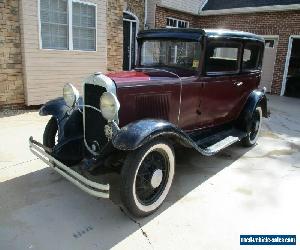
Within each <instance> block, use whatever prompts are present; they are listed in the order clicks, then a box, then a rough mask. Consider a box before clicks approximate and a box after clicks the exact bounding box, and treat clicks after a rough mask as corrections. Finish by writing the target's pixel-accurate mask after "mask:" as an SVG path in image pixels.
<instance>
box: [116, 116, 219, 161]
mask: <svg viewBox="0 0 300 250" xmlns="http://www.w3.org/2000/svg"><path fill="white" fill-rule="evenodd" d="M157 137H163V138H166V139H168V140H170V141H172V142H174V143H175V144H180V145H182V146H185V147H189V148H194V149H195V150H197V151H198V152H199V153H201V154H202V155H205V156H211V155H214V154H215V153H216V152H214V151H211V150H209V149H205V148H201V147H199V146H198V145H197V144H196V142H195V141H194V140H193V139H192V138H191V137H190V136H189V135H188V134H187V133H185V132H184V131H183V130H181V129H180V128H178V127H177V126H175V125H174V124H172V123H169V122H167V121H165V120H155V119H145V120H140V121H136V122H132V123H129V124H128V125H126V126H125V127H123V128H121V129H120V130H119V131H118V132H117V133H116V134H115V135H114V137H113V138H112V144H113V146H114V148H116V149H118V150H121V151H132V150H136V149H138V148H139V147H141V146H143V145H145V144H146V143H148V142H150V141H151V140H153V139H155V138H157Z"/></svg>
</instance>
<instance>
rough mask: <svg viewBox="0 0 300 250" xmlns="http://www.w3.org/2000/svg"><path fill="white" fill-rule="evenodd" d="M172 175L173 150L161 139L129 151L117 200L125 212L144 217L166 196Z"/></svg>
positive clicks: (156, 207) (160, 203) (173, 169)
mask: <svg viewBox="0 0 300 250" xmlns="http://www.w3.org/2000/svg"><path fill="white" fill-rule="evenodd" d="M174 173H175V157H174V150H173V147H172V145H171V144H170V143H169V142H167V141H165V140H162V139H160V140H155V141H153V142H151V143H148V144H146V145H144V146H142V147H140V148H139V149H137V150H135V151H132V152H130V153H129V154H128V155H127V157H126V160H125V162H124V165H123V167H122V171H121V183H122V184H121V199H122V203H123V205H124V207H125V208H126V210H127V212H129V213H130V214H131V215H133V216H135V217H144V216H147V215H149V214H151V213H153V212H154V211H156V210H157V209H158V208H159V207H160V206H161V205H162V203H163V201H164V200H165V198H166V196H167V194H168V193H169V190H170V187H171V185H172V182H173V178H174Z"/></svg>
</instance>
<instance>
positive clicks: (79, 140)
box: [39, 97, 84, 165]
mask: <svg viewBox="0 0 300 250" xmlns="http://www.w3.org/2000/svg"><path fill="white" fill-rule="evenodd" d="M78 104H79V105H78V106H76V107H75V108H74V109H70V107H68V106H67V105H66V103H65V101H64V99H63V98H62V97H59V98H56V99H54V100H51V101H49V102H47V103H45V104H44V105H43V106H42V107H41V109H40V111H39V114H40V115H41V116H46V115H51V116H53V117H55V119H56V121H57V125H58V144H57V145H55V147H54V148H53V152H52V155H53V156H54V157H55V158H56V159H58V160H60V161H62V162H64V163H67V164H68V165H73V164H75V163H76V162H79V161H80V160H82V158H83V154H84V146H83V145H84V143H83V117H82V108H81V107H82V98H80V99H79V100H78Z"/></svg>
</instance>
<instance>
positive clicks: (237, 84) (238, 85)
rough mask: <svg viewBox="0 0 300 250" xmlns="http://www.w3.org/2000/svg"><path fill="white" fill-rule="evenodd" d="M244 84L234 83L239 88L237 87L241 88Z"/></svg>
mask: <svg viewBox="0 0 300 250" xmlns="http://www.w3.org/2000/svg"><path fill="white" fill-rule="evenodd" d="M243 84H244V83H243V82H235V83H234V85H235V86H237V87H240V86H242V85H243Z"/></svg>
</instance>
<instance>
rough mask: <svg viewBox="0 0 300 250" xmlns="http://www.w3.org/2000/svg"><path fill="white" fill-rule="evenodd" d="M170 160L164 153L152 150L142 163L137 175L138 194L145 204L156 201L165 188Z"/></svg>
mask: <svg viewBox="0 0 300 250" xmlns="http://www.w3.org/2000/svg"><path fill="white" fill-rule="evenodd" d="M168 176H169V162H168V160H167V158H166V156H165V154H164V153H162V152H160V151H152V152H150V153H149V154H148V155H147V156H146V157H145V158H144V160H143V162H142V163H141V165H140V169H139V170H138V173H137V176H136V187H135V188H136V196H137V198H138V200H139V201H140V202H141V204H143V205H146V206H147V205H150V204H152V203H153V202H155V201H156V200H157V199H158V198H159V197H160V195H161V194H162V192H163V191H164V189H165V186H166V184H167V181H168Z"/></svg>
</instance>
